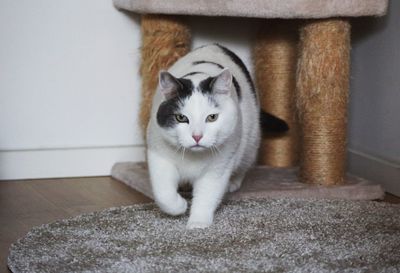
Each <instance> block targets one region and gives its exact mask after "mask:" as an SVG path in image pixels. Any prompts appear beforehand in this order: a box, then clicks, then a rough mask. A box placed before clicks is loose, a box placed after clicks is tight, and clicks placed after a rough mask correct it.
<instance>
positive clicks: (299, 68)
mask: <svg viewBox="0 0 400 273" xmlns="http://www.w3.org/2000/svg"><path fill="white" fill-rule="evenodd" d="M114 4H115V6H116V7H117V8H121V9H126V10H129V11H133V12H136V13H140V14H143V16H142V22H141V23H142V39H143V44H142V63H141V75H142V96H143V100H142V104H141V125H142V128H143V129H144V128H145V127H146V125H147V122H148V119H149V109H150V107H151V99H152V97H153V94H154V91H155V86H156V83H157V73H158V71H159V70H160V69H167V68H168V67H169V66H170V65H171V64H172V63H173V62H174V61H175V60H176V59H178V58H179V57H181V56H183V55H184V54H186V53H187V52H188V51H189V50H190V31H189V27H188V26H187V25H186V24H185V23H184V21H183V20H182V17H180V16H176V15H205V16H210V15H213V16H239V17H255V18H266V19H275V20H264V22H263V23H262V26H261V31H260V34H259V36H258V37H257V39H256V42H255V44H254V47H253V55H254V60H255V84H256V86H257V89H258V91H259V93H260V98H261V107H262V108H263V109H264V110H266V111H268V112H270V113H272V114H275V115H276V116H278V117H281V118H283V119H284V120H286V121H287V122H288V123H289V125H290V131H289V132H288V133H287V134H285V135H279V136H277V135H266V136H264V139H263V141H262V145H261V149H260V163H262V164H267V165H270V166H275V167H287V168H286V169H273V168H268V167H258V168H256V169H255V170H253V171H252V172H251V173H250V174H249V175H248V177H247V180H248V183H247V185H250V186H244V187H243V189H242V190H241V192H239V193H237V194H236V195H237V196H244V195H245V194H243V192H249V191H252V189H255V188H257V187H258V188H257V189H258V192H259V193H261V192H263V193H264V194H263V195H264V196H270V192H271V191H274V190H273V189H274V187H276V188H278V189H279V191H280V192H281V193H282V192H284V193H282V194H283V196H293V194H292V193H293V191H298V192H304V190H307V191H308V192H311V194H306V196H309V195H312V197H329V196H330V197H337V198H347V197H350V196H349V195H348V194H346V190H349V188H348V187H353V188H354V190H353V191H351V192H352V196H357V194H356V193H357V192H359V193H361V192H364V193H365V194H361V195H360V197H357V198H356V199H375V198H380V197H382V195H383V190H382V188H380V187H379V186H371V184H370V183H366V182H365V181H362V182H360V181H361V180H359V179H353V178H349V176H346V174H345V166H346V164H345V163H346V124H347V101H348V91H349V66H350V23H349V22H348V20H347V19H346V17H358V16H382V15H384V14H385V13H386V10H387V6H388V0H326V1H320V0H287V1H280V0H271V1H263V0H252V1H250V0H245V1H229V2H226V1H224V0H217V1H211V0H205V1H197V0H189V1H184V0H154V1H147V0H114ZM157 14H162V15H157ZM276 18H279V19H280V20H276ZM282 19H303V20H282ZM304 19H307V20H304ZM205 20H206V17H205ZM297 163H298V164H299V171H298V175H297V176H296V175H295V174H294V169H293V168H291V167H292V166H295V165H297ZM123 172H125V173H123ZM255 173H256V174H257V175H256V174H255ZM260 173H262V175H261V176H260ZM270 173H276V174H279V175H277V176H275V178H272V177H271V175H270ZM112 175H113V176H114V177H115V178H117V179H120V180H122V181H124V182H125V183H127V184H129V185H131V186H132V187H134V188H137V189H139V187H141V186H139V184H140V185H141V183H148V181H147V176H146V175H147V174H146V172H145V169H143V167H142V166H141V165H140V164H139V165H137V164H136V165H135V164H133V165H123V164H122V165H121V164H117V165H116V166H114V168H113V171H112ZM132 178H134V179H132ZM278 178H279V179H278ZM252 180H254V181H255V180H256V181H258V182H257V185H256V184H254V183H252V182H251V181H252ZM135 181H136V182H135ZM145 181H147V182H145ZM282 181H290V182H288V183H289V184H290V183H291V186H290V187H289V188H290V191H288V190H287V189H288V188H287V187H288V186H287V185H288V184H287V183H286V182H282ZM297 181H300V182H297ZM282 183H283V184H282ZM285 183H286V184H285ZM367 184H368V185H367ZM261 185H263V187H264V188H262V189H261V188H259V187H261ZM254 187H255V188H254ZM285 187H286V188H285ZM139 190H140V189H139ZM142 192H144V193H146V192H145V191H144V190H142ZM275 192H276V191H275ZM327 192H330V193H329V194H328V193H327ZM258 195H260V194H258ZM298 195H299V194H298ZM299 196H300V197H302V196H303V195H302V194H300V195H299ZM346 196H347V197H346ZM361 196H362V198H361Z"/></svg>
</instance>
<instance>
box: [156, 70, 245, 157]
mask: <svg viewBox="0 0 400 273" xmlns="http://www.w3.org/2000/svg"><path fill="white" fill-rule="evenodd" d="M158 92H161V93H162V95H163V97H164V101H163V102H162V103H161V104H160V106H159V109H158V111H157V123H158V125H159V126H160V129H161V134H162V136H163V137H164V139H165V140H167V141H168V142H169V143H170V144H171V145H173V146H175V147H176V148H186V149H189V150H192V151H204V150H208V149H212V148H214V147H218V146H220V145H221V144H223V143H224V142H225V141H226V139H227V138H228V137H229V136H231V135H232V134H233V132H234V129H235V126H236V124H237V119H238V107H237V103H236V102H235V99H234V97H233V94H234V93H233V92H232V74H231V73H230V71H229V70H228V69H225V70H223V71H222V72H221V73H220V74H219V75H217V76H215V77H208V78H206V79H204V78H203V79H202V80H197V81H196V80H189V79H185V78H175V77H174V76H173V75H171V74H170V73H168V72H165V71H162V72H160V75H159V86H158Z"/></svg>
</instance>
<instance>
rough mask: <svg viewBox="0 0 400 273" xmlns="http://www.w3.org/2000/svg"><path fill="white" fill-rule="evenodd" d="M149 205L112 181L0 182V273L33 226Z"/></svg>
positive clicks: (387, 199) (393, 199)
mask: <svg viewBox="0 0 400 273" xmlns="http://www.w3.org/2000/svg"><path fill="white" fill-rule="evenodd" d="M150 201H151V200H150V199H149V198H147V197H145V196H144V195H143V194H141V193H139V192H137V191H135V190H133V189H131V188H129V187H128V186H126V185H125V184H123V183H121V182H118V181H116V180H114V179H112V178H110V177H87V178H68V179H42V180H24V181H0V272H10V271H8V269H7V262H6V261H7V256H8V249H9V247H10V245H11V244H12V243H13V242H14V241H16V240H17V239H18V238H19V237H21V236H24V235H25V234H26V233H27V232H28V231H29V230H30V229H31V228H32V227H33V226H37V225H41V224H45V223H49V222H52V221H55V220H58V219H63V218H68V217H72V216H76V215H79V214H82V213H87V212H93V211H98V210H102V209H105V208H109V207H116V206H126V205H131V204H136V203H146V202H150ZM383 202H388V203H400V198H399V197H396V196H394V195H390V194H387V195H386V197H385V199H384V200H383Z"/></svg>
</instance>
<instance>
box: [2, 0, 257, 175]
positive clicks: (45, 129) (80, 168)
mask: <svg viewBox="0 0 400 273" xmlns="http://www.w3.org/2000/svg"><path fill="white" fill-rule="evenodd" d="M225 21H226V20H225ZM201 22H204V20H201ZM191 24H192V25H193V33H194V36H195V38H194V41H193V46H198V45H200V44H204V43H206V42H208V41H212V42H215V41H220V42H223V43H225V44H227V45H229V46H232V45H233V49H234V50H236V51H237V52H238V54H239V55H241V56H242V57H243V58H245V59H246V62H247V63H249V50H248V48H247V45H248V43H247V41H248V39H249V37H251V35H252V33H254V28H253V27H252V23H251V22H250V23H243V22H242V21H239V20H234V22H233V23H231V22H230V23H229V24H224V20H222V21H221V19H211V20H210V21H208V22H207V23H206V24H203V23H200V20H198V18H197V19H192V20H191ZM216 25H219V26H216ZM210 30H211V31H210ZM0 41H1V43H0V60H1V61H0V179H21V178H39V177H63V176H90V175H107V174H109V172H110V169H111V166H112V164H113V163H114V162H116V161H126V160H134V161H138V160H143V158H144V154H143V146H142V145H143V141H142V139H141V133H140V131H139V128H138V126H137V112H138V105H139V99H140V96H139V95H140V78H139V76H138V68H139V53H140V28H139V18H138V17H137V16H132V15H128V14H126V13H122V12H119V11H117V10H116V9H115V8H114V7H113V6H112V1H111V0H86V1H79V0H68V1H54V0H35V1H31V0H2V1H0Z"/></svg>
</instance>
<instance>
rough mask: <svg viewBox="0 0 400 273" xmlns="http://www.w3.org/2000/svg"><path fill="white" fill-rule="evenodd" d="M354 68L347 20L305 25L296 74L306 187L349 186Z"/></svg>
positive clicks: (302, 174) (302, 164)
mask: <svg viewBox="0 0 400 273" xmlns="http://www.w3.org/2000/svg"><path fill="white" fill-rule="evenodd" d="M349 63H350V24H349V22H348V21H346V20H342V19H327V20H314V21H308V22H306V23H305V25H304V26H303V27H302V29H301V33H300V59H299V63H298V72H297V92H298V94H297V106H298V109H299V116H300V126H301V139H302V153H301V161H300V179H301V181H302V182H305V183H313V184H321V185H333V184H343V183H344V175H345V164H346V159H345V158H346V123H347V120H346V117H347V116H346V115H347V100H348V91H349V66H350V64H349Z"/></svg>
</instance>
